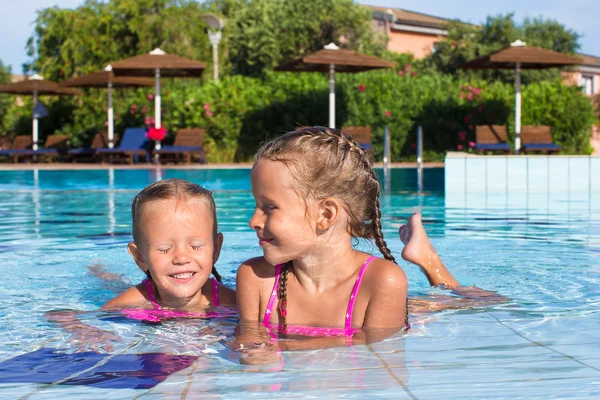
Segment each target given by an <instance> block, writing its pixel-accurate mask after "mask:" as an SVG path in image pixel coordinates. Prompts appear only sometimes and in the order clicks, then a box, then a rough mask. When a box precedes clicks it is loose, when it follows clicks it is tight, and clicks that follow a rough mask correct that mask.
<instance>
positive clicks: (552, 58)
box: [461, 40, 582, 154]
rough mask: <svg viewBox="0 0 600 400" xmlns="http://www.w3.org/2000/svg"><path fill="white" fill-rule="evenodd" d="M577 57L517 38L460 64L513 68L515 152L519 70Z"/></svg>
mask: <svg viewBox="0 0 600 400" xmlns="http://www.w3.org/2000/svg"><path fill="white" fill-rule="evenodd" d="M581 62H582V60H581V59H580V58H579V57H573V56H569V55H567V54H563V53H558V52H556V51H552V50H546V49H542V48H539V47H533V46H527V45H526V44H525V42H522V41H520V40H517V41H515V42H513V43H511V45H510V47H506V48H504V49H502V50H499V51H496V52H494V53H492V54H489V55H487V56H483V57H479V58H475V59H473V60H471V61H469V62H467V63H465V64H463V65H462V66H461V68H463V69H513V68H514V69H515V72H516V76H515V154H519V149H520V148H521V70H522V69H543V68H555V67H564V66H567V65H577V64H581Z"/></svg>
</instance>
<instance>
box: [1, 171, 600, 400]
mask: <svg viewBox="0 0 600 400" xmlns="http://www.w3.org/2000/svg"><path fill="white" fill-rule="evenodd" d="M443 175H444V173H443V170H442V169H426V170H425V171H424V176H423V184H422V185H419V184H418V180H417V173H416V171H415V170H410V169H394V170H392V175H391V179H390V182H389V187H388V188H387V189H388V192H387V194H386V195H384V196H383V198H382V209H383V226H384V234H385V236H386V239H387V241H388V244H389V247H390V248H391V250H392V252H393V254H395V255H396V256H398V258H399V255H400V252H401V244H400V241H399V240H398V238H397V235H396V230H397V228H398V226H399V225H400V224H401V223H403V221H405V219H406V218H407V217H408V216H409V215H411V214H412V213H413V212H415V211H421V212H422V213H423V216H424V221H425V223H426V228H427V230H428V232H429V234H430V235H431V237H432V241H433V243H434V245H435V247H436V248H437V249H438V252H439V253H440V255H441V256H442V259H443V260H444V262H445V263H446V265H448V267H449V268H450V269H451V270H452V272H453V273H454V274H455V276H456V277H457V278H458V280H459V281H460V282H461V283H462V284H464V285H477V286H480V287H484V288H486V289H490V290H494V291H497V292H499V293H500V294H502V295H504V296H507V297H509V298H511V299H512V302H510V303H507V304H502V305H495V306H491V307H487V308H479V309H474V310H462V311H446V312H438V313H434V314H431V315H430V316H428V317H422V318H419V319H417V318H413V321H412V322H413V328H412V329H411V331H410V332H409V333H408V334H406V335H404V334H398V335H395V336H393V337H391V338H389V339H387V340H385V341H383V342H381V343H376V344H372V345H369V346H352V347H344V348H335V349H324V350H312V351H297V352H287V353H284V364H283V365H275V366H274V365H270V366H246V365H241V364H239V362H238V358H239V357H238V355H237V353H235V352H231V351H229V350H228V348H227V346H226V345H225V343H224V339H223V337H225V338H227V337H231V335H232V334H233V330H234V328H235V326H236V321H235V319H229V320H222V321H217V320H213V321H203V320H185V321H168V322H165V323H163V324H161V325H149V324H142V323H138V322H131V321H126V320H124V319H122V318H118V317H116V316H115V315H113V314H106V313H99V312H95V310H96V309H97V308H98V307H99V306H100V305H101V304H102V303H104V302H105V301H106V300H108V299H109V298H111V297H112V296H114V294H115V292H118V291H120V290H123V289H124V288H125V287H126V286H127V285H128V284H134V283H137V282H139V281H140V280H141V279H142V278H143V277H142V276H141V272H140V271H139V269H138V268H137V267H136V266H135V264H134V263H133V262H132V260H131V259H130V256H129V255H128V254H127V251H126V243H127V242H128V241H129V240H131V235H130V231H131V221H130V215H129V212H130V204H131V200H132V199H133V197H134V196H135V194H136V193H137V192H138V191H139V190H140V189H142V188H143V187H144V186H146V185H147V184H149V183H151V182H154V181H156V180H157V179H165V178H172V177H178V178H184V179H188V180H191V181H194V182H197V183H200V184H202V185H204V186H205V187H207V188H209V189H210V190H212V191H214V194H215V198H216V202H217V207H218V218H219V225H220V230H221V231H223V233H224V236H225V244H224V249H223V252H222V255H221V258H220V260H219V262H218V264H217V268H218V269H219V270H220V271H221V273H222V275H223V276H224V281H225V283H227V284H229V285H232V286H233V285H234V282H235V280H234V277H235V271H236V268H237V266H238V265H239V263H240V262H241V261H243V260H244V259H246V258H249V257H251V256H255V255H257V254H259V253H260V249H259V248H258V247H257V245H256V239H255V235H254V233H253V232H252V231H251V230H250V229H249V228H248V226H247V221H248V219H249V217H250V215H251V212H252V210H253V207H254V202H253V199H252V196H251V193H250V191H249V189H250V187H249V179H248V178H249V170H247V169H238V170H234V169H231V170H227V169H223V170H216V169H215V170H121V169H113V170H89V171H46V170H25V171H0V221H1V223H0V237H1V238H2V240H1V241H0V271H1V272H2V279H1V280H0V398H10V399H13V398H27V399H45V398H58V397H63V398H67V397H68V398H86V399H88V398H89V399H95V398H101V399H112V398H137V397H139V396H143V397H144V398H146V397H149V398H152V397H153V396H154V397H155V398H177V399H180V398H232V399H237V398H240V397H260V398H282V397H285V398H305V397H319V398H332V397H342V396H343V397H347V398H365V397H367V396H377V397H389V398H394V399H402V398H407V399H415V398H418V399H454V398H456V399H466V398H511V399H514V398H526V399H531V398H539V399H549V398H582V399H583V398H586V399H587V398H597V397H598V396H600V334H599V333H598V332H599V331H600V330H599V328H600V317H599V309H600V308H599V306H600V289H599V284H600V199H598V198H597V197H594V196H592V195H588V194H577V195H574V194H569V193H565V194H553V195H549V194H543V193H518V194H503V195H495V194H486V193H465V194H462V195H461V196H460V198H458V199H457V198H447V197H446V196H445V194H444V182H443ZM361 246H363V248H365V249H368V248H369V247H368V246H367V245H365V244H362V245H361ZM90 266H102V267H103V268H105V269H106V270H108V271H111V272H114V273H117V274H121V275H122V276H121V280H122V283H118V282H117V283H115V282H112V283H109V282H105V281H102V280H99V279H98V278H96V277H94V276H92V275H91V274H89V273H88V268H89V267H90ZM401 266H402V268H404V270H405V271H406V272H407V275H408V278H409V282H410V295H411V296H419V295H430V294H439V293H441V292H442V291H441V290H439V289H431V288H429V287H428V285H427V282H426V280H425V279H424V277H423V276H422V275H421V273H420V272H419V271H418V269H417V268H416V267H414V266H411V265H409V264H408V263H406V262H401ZM61 309H62V310H82V311H88V312H87V313H84V314H81V315H80V316H79V317H80V319H81V320H82V321H83V322H85V323H86V324H89V325H91V326H94V327H96V328H98V329H99V330H104V331H107V332H110V333H112V334H114V335H115V336H117V337H118V338H119V341H114V342H110V343H109V342H104V343H100V344H99V347H98V348H95V347H91V346H89V345H88V343H89V338H76V337H72V336H71V335H70V334H69V333H67V332H65V331H64V330H63V329H62V328H60V327H58V326H56V325H55V324H53V323H50V322H48V321H47V319H46V318H45V316H44V314H45V313H46V312H48V311H51V310H61ZM106 344H111V345H112V346H113V348H109V351H106V347H105V348H104V349H103V348H102V347H103V345H106ZM2 382H3V383H2Z"/></svg>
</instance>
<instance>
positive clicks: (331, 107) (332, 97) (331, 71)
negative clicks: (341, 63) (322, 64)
mask: <svg viewBox="0 0 600 400" xmlns="http://www.w3.org/2000/svg"><path fill="white" fill-rule="evenodd" d="M329 127H330V128H334V129H335V65H334V64H329Z"/></svg>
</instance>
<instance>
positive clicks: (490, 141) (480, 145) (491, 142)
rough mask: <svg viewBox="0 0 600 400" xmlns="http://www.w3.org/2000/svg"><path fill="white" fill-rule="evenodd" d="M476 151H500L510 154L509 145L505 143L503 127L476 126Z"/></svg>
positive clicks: (504, 128)
mask: <svg viewBox="0 0 600 400" xmlns="http://www.w3.org/2000/svg"><path fill="white" fill-rule="evenodd" d="M474 149H475V150H476V151H500V152H505V153H510V152H511V151H512V149H511V147H510V145H509V144H508V143H506V126H505V125H477V126H476V127H475V147H474Z"/></svg>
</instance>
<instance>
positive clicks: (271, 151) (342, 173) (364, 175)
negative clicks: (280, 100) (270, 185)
mask: <svg viewBox="0 0 600 400" xmlns="http://www.w3.org/2000/svg"><path fill="white" fill-rule="evenodd" d="M261 160H270V161H279V162H282V163H283V164H284V165H286V167H287V168H289V170H290V172H291V175H292V179H293V180H294V184H295V186H296V187H298V188H299V190H300V191H301V194H302V195H303V196H311V197H312V198H313V199H314V200H322V199H325V198H327V197H335V198H337V199H340V200H341V202H342V203H343V205H344V208H345V210H346V212H347V214H348V216H349V221H348V228H349V233H350V235H351V236H352V237H353V238H355V239H356V238H364V239H374V240H375V244H376V245H377V247H378V248H379V251H380V252H381V254H382V255H383V256H384V258H385V259H387V260H390V261H392V262H394V263H395V262H396V260H395V258H394V257H393V256H392V254H391V252H390V250H389V249H388V247H387V244H386V242H385V240H384V238H383V232H382V229H381V210H380V203H379V195H380V184H379V181H378V180H377V176H376V175H375V172H374V171H373V166H372V165H371V161H370V160H369V157H368V156H367V154H366V153H365V152H364V150H363V149H361V147H360V146H359V145H358V144H357V143H356V142H355V141H354V139H352V137H350V136H348V135H346V134H345V133H343V132H342V131H340V130H337V129H330V128H325V127H320V126H315V127H309V128H303V129H299V130H296V131H293V132H288V133H286V134H284V135H282V136H280V137H278V138H275V139H273V140H271V141H269V142H268V143H266V144H265V145H263V146H262V147H261V148H260V149H259V150H258V152H257V153H256V155H255V156H254V162H255V163H256V162H258V161H261ZM290 264H291V263H290V262H288V263H286V264H285V265H284V266H283V269H282V273H281V279H280V285H279V288H278V297H279V299H280V301H279V304H280V307H278V308H281V309H280V310H279V311H280V320H283V321H284V322H283V325H284V326H285V316H286V314H287V311H286V306H287V290H286V287H287V274H288V271H289V269H290V267H291V265H290Z"/></svg>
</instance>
